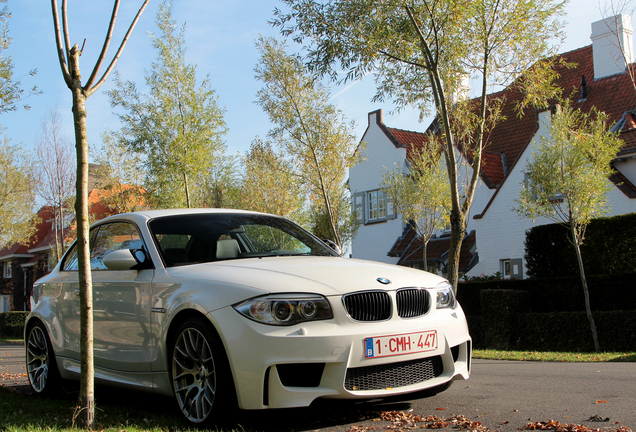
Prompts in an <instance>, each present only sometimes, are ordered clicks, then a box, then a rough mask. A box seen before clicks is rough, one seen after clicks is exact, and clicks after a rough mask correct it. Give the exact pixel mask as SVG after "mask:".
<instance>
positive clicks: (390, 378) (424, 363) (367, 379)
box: [345, 356, 444, 391]
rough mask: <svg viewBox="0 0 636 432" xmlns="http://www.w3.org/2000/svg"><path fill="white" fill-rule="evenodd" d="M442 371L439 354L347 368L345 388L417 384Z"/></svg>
mask: <svg viewBox="0 0 636 432" xmlns="http://www.w3.org/2000/svg"><path fill="white" fill-rule="evenodd" d="M443 372H444V366H443V364H442V358H441V357H440V356H436V357H429V358H425V359H417V360H410V361H405V362H399V363H389V364H383V365H376V366H365V367H357V368H349V369H347V376H346V377H345V389H347V390H350V391H356V390H382V389H386V388H389V387H390V388H398V387H404V386H408V385H411V384H418V383H421V382H424V381H427V380H430V379H432V378H435V377H438V376H440V375H441V374H442V373H443Z"/></svg>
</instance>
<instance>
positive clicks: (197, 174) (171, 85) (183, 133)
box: [108, 1, 226, 207]
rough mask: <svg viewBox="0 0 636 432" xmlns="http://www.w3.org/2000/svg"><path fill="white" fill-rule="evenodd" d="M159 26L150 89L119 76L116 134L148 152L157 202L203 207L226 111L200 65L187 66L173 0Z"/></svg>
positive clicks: (114, 97)
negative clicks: (145, 91)
mask: <svg viewBox="0 0 636 432" xmlns="http://www.w3.org/2000/svg"><path fill="white" fill-rule="evenodd" d="M156 24H157V27H158V28H159V30H160V32H161V34H160V36H154V35H151V37H152V44H153V47H154V48H155V49H156V50H157V61H156V62H154V63H152V67H151V69H150V70H149V71H146V85H147V86H148V89H149V93H148V94H143V93H141V92H140V91H139V90H138V89H137V86H136V85H135V83H133V82H130V81H126V82H124V81H122V79H121V77H120V76H119V75H118V74H116V80H115V83H116V86H115V88H114V89H113V90H110V91H109V92H108V95H109V97H110V101H111V105H112V106H113V107H114V108H117V107H119V108H122V109H123V110H124V114H121V115H119V119H120V121H121V123H122V128H121V130H119V131H118V132H116V133H115V136H114V138H115V139H116V140H118V141H119V142H120V143H121V144H123V145H124V146H125V147H126V148H128V149H129V151H132V152H136V153H142V154H143V155H144V156H145V168H146V172H147V179H146V182H145V186H146V189H147V190H148V192H149V194H150V196H151V200H152V201H153V202H152V205H153V206H161V207H193V206H201V205H202V204H203V203H201V202H198V201H197V200H194V199H193V198H194V197H196V196H203V194H200V193H197V192H196V191H194V189H196V188H197V187H199V185H202V184H205V183H206V179H207V176H208V173H209V172H210V171H212V170H213V168H214V167H215V165H216V164H217V163H218V162H220V161H221V156H222V153H223V151H224V150H225V145H224V143H223V141H222V140H221V137H222V135H223V134H225V131H226V127H225V121H224V120H223V115H224V113H225V110H224V109H223V108H220V107H219V106H218V97H217V96H216V93H215V91H214V90H212V88H211V85H210V80H209V76H206V77H205V78H204V79H203V81H202V82H201V84H200V85H198V83H197V78H196V65H190V64H186V61H185V54H186V47H185V25H183V26H181V27H180V28H178V29H177V26H176V23H175V21H174V20H173V18H172V2H171V1H164V2H162V3H161V4H160V6H159V10H158V12H157V18H156Z"/></svg>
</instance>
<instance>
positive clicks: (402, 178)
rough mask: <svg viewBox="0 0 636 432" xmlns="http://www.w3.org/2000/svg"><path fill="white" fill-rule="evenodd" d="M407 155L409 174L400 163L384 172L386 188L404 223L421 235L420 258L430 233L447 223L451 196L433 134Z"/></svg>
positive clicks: (443, 165)
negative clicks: (410, 154)
mask: <svg viewBox="0 0 636 432" xmlns="http://www.w3.org/2000/svg"><path fill="white" fill-rule="evenodd" d="M413 153H414V154H413V156H412V157H411V158H410V159H409V174H403V173H402V172H401V170H400V167H399V166H398V167H396V168H394V169H393V170H392V171H387V172H385V173H384V175H383V185H382V187H383V188H384V190H385V192H386V193H387V194H388V195H389V197H390V199H391V201H392V202H393V206H394V207H395V210H396V211H397V212H398V213H399V214H400V215H401V216H402V220H404V222H405V223H407V224H409V225H411V227H412V228H413V230H415V232H416V233H417V235H418V236H419V237H420V238H421V239H422V243H423V245H424V249H423V261H424V268H427V266H426V247H427V245H428V242H429V240H430V239H431V237H433V235H434V234H435V233H436V232H437V231H439V230H441V229H443V228H444V227H445V226H446V225H447V224H448V223H449V219H448V215H449V213H450V206H451V199H450V186H449V184H448V174H447V172H446V164H445V162H444V160H443V158H442V157H441V153H442V151H441V145H440V143H439V142H438V141H437V140H436V139H435V138H434V137H432V136H430V137H429V139H428V140H426V141H425V142H424V143H423V145H422V148H421V149H419V150H417V151H414V152H413Z"/></svg>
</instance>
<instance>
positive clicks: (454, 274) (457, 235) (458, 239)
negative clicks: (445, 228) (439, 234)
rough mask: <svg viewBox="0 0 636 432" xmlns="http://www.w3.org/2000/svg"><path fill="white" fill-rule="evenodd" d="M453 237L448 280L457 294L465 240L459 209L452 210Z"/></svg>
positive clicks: (449, 255)
mask: <svg viewBox="0 0 636 432" xmlns="http://www.w3.org/2000/svg"><path fill="white" fill-rule="evenodd" d="M450 219H451V236H450V246H449V248H448V266H447V274H446V279H448V281H449V282H450V284H451V285H452V286H453V291H455V294H457V284H458V282H459V256H460V252H461V249H462V242H463V240H464V230H465V228H466V227H465V224H464V223H463V218H462V216H461V212H460V211H459V210H458V209H453V210H451V214H450Z"/></svg>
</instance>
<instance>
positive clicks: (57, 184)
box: [35, 109, 75, 262]
mask: <svg viewBox="0 0 636 432" xmlns="http://www.w3.org/2000/svg"><path fill="white" fill-rule="evenodd" d="M35 154H36V157H37V171H36V173H37V176H38V177H39V181H38V183H37V185H38V186H37V193H38V195H39V196H40V197H41V198H42V199H44V201H45V202H46V203H47V204H48V205H49V206H51V207H52V208H53V217H54V219H55V220H54V223H53V226H54V231H55V262H57V261H59V259H60V258H61V256H62V254H63V253H64V251H65V250H66V248H65V244H64V240H65V232H64V229H65V221H66V217H65V214H66V210H67V207H68V202H69V199H71V198H72V197H73V196H74V194H75V160H74V155H73V145H72V144H71V142H70V141H69V140H68V138H67V137H66V136H65V135H64V132H63V130H62V120H61V119H60V115H59V113H58V111H57V109H52V110H51V111H50V112H49V115H48V116H47V117H46V118H45V119H44V120H43V121H42V133H41V134H40V135H39V136H38V138H37V141H36V143H35ZM69 213H70V211H69Z"/></svg>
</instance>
